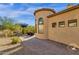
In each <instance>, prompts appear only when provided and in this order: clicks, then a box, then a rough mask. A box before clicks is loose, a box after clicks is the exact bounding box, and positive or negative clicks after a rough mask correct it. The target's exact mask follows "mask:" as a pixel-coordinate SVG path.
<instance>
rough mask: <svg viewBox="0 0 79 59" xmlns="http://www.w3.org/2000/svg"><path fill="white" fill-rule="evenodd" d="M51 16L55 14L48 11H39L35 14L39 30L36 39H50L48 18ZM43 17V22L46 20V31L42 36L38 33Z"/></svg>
mask: <svg viewBox="0 0 79 59" xmlns="http://www.w3.org/2000/svg"><path fill="white" fill-rule="evenodd" d="M49 14H53V12H51V11H46V10H43V11H39V12H37V13H36V14H35V19H36V22H35V23H36V26H37V27H36V28H37V31H36V32H37V33H35V35H36V37H37V38H40V39H48V28H47V27H48V20H47V16H48V15H49ZM40 17H42V18H43V20H44V26H43V27H44V30H43V34H40V33H38V20H39V18H40Z"/></svg>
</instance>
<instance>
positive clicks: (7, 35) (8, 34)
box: [3, 29, 13, 37]
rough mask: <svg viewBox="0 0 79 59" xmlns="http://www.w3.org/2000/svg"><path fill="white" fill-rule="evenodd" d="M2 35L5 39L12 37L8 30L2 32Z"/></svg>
mask: <svg viewBox="0 0 79 59" xmlns="http://www.w3.org/2000/svg"><path fill="white" fill-rule="evenodd" d="M3 35H4V36H5V37H10V36H13V32H12V31H11V30H9V29H6V30H3Z"/></svg>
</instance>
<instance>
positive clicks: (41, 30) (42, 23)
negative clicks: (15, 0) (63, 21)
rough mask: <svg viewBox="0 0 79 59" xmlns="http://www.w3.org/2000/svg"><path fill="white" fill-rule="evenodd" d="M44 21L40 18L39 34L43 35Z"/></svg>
mask: <svg viewBox="0 0 79 59" xmlns="http://www.w3.org/2000/svg"><path fill="white" fill-rule="evenodd" d="M43 30H44V20H43V18H42V17H40V18H39V20H38V33H41V34H42V33H43V32H44V31H43Z"/></svg>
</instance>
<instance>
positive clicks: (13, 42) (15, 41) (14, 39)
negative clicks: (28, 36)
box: [11, 37, 22, 44]
mask: <svg viewBox="0 0 79 59" xmlns="http://www.w3.org/2000/svg"><path fill="white" fill-rule="evenodd" d="M11 40H12V44H17V43H20V42H22V40H21V39H20V38H19V37H13V38H12V39H11Z"/></svg>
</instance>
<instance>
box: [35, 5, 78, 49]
mask: <svg viewBox="0 0 79 59" xmlns="http://www.w3.org/2000/svg"><path fill="white" fill-rule="evenodd" d="M34 16H35V29H36V33H35V35H36V37H37V38H39V39H48V40H53V41H57V42H60V43H64V44H67V45H71V46H75V47H77V48H79V5H76V6H71V7H69V8H66V9H65V10H62V11H60V12H55V10H51V9H46V8H43V9H39V10H36V11H35V12H34Z"/></svg>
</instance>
